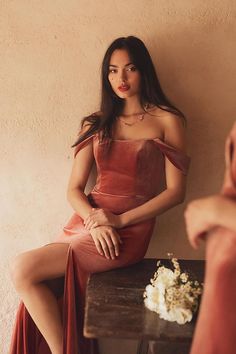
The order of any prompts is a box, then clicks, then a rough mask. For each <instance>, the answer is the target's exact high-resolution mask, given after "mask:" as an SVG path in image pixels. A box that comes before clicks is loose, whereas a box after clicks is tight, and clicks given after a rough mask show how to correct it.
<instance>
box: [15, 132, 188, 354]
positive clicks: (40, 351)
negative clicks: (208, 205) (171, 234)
mask: <svg viewBox="0 0 236 354" xmlns="http://www.w3.org/2000/svg"><path fill="white" fill-rule="evenodd" d="M89 143H92V144H93V151H94V157H95V161H96V166H97V181H96V185H95V187H94V188H93V190H92V192H91V193H90V194H89V195H88V200H89V202H90V203H91V205H92V206H93V207H99V208H107V209H109V210H110V211H111V212H112V213H114V214H121V213H123V212H125V211H128V210H130V209H133V208H135V207H138V206H139V205H141V204H143V203H145V202H146V201H148V200H149V199H151V198H153V197H155V196H156V195H157V194H158V193H159V192H160V186H161V183H162V178H163V175H164V173H163V172H164V164H165V157H167V158H168V159H169V160H170V161H171V162H172V163H173V164H174V166H175V167H176V168H178V169H179V170H181V171H182V173H183V174H186V172H187V168H188V163H189V158H188V157H187V156H186V155H185V154H183V153H182V152H181V151H179V150H176V149H175V148H173V147H172V146H169V145H167V144H166V143H164V142H163V141H162V140H160V139H158V138H156V139H147V140H145V139H139V140H112V139H106V141H100V139H99V136H98V134H94V135H92V136H90V137H89V138H87V139H85V140H84V141H83V142H81V143H80V144H79V145H77V147H76V150H75V154H76V153H77V152H78V151H79V150H80V149H82V148H83V147H85V146H86V145H87V144H89ZM107 144H109V146H110V147H109V150H107ZM107 151H108V152H107ZM154 224H155V218H152V219H149V220H146V221H143V222H139V223H137V224H134V225H129V226H126V227H123V228H122V229H118V230H117V231H118V232H119V234H120V236H121V238H122V240H123V244H122V248H121V252H120V255H119V257H118V258H116V259H115V260H110V259H106V258H105V257H103V256H101V255H100V254H99V253H98V251H97V249H96V247H95V244H94V242H93V239H92V238H91V236H90V234H89V232H88V231H87V230H86V229H85V228H84V225H83V219H82V218H81V217H80V216H79V215H78V214H74V215H73V216H72V218H71V219H70V220H69V222H68V223H67V225H66V226H65V227H64V229H63V233H62V234H61V235H60V236H59V237H58V238H57V239H56V240H55V241H54V242H63V243H64V242H65V243H69V249H68V259H67V269H66V273H65V280H64V286H63V289H64V290H63V291H64V293H63V292H62V293H60V291H58V289H56V288H55V290H54V291H55V294H56V295H57V298H58V302H59V305H60V308H61V311H62V317H63V328H64V351H63V353H64V354H92V353H93V354H95V353H98V351H97V344H96V341H95V340H91V339H90V340H89V339H86V338H84V337H83V312H84V303H85V289H86V282H87V279H88V276H89V274H90V273H95V272H103V271H106V270H110V269H113V268H118V267H123V266H128V265H130V264H133V263H136V262H138V261H140V260H141V259H142V258H143V257H144V255H145V253H146V250H147V247H148V244H149V241H150V238H151V235H152V232H153V228H154ZM49 353H50V350H49V348H48V346H47V344H46V341H45V340H44V338H43V337H42V335H41V334H40V332H39V330H38V329H37V327H36V325H35V324H34V322H33V321H32V319H31V317H30V315H29V313H28V312H27V310H26V308H25V306H24V304H23V303H22V302H21V304H20V307H19V310H18V313H17V319H16V324H15V329H14V333H13V338H12V344H11V351H10V354H49Z"/></svg>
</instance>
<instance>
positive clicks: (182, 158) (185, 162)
mask: <svg viewBox="0 0 236 354" xmlns="http://www.w3.org/2000/svg"><path fill="white" fill-rule="evenodd" d="M154 141H155V143H156V145H157V146H158V148H159V149H160V150H161V152H162V153H163V155H165V156H166V157H167V158H168V160H169V161H170V162H171V163H172V164H173V165H174V166H175V167H177V168H178V169H179V170H180V171H181V172H182V173H183V174H184V175H187V173H188V169H189V165H190V157H189V156H188V155H186V154H185V153H183V152H182V151H180V150H178V149H176V148H174V147H173V146H171V145H168V144H166V143H164V142H163V141H162V140H160V139H154Z"/></svg>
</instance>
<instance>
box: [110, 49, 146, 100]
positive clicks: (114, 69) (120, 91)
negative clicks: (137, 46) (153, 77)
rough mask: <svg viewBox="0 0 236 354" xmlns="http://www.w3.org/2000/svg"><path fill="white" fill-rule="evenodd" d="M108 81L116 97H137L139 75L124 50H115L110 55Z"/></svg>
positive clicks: (138, 92)
mask: <svg viewBox="0 0 236 354" xmlns="http://www.w3.org/2000/svg"><path fill="white" fill-rule="evenodd" d="M108 80H109V82H110V84H111V87H112V89H113V91H114V92H115V93H116V95H117V96H118V97H120V98H123V99H126V98H129V97H132V96H139V94H140V82H141V75H140V72H139V71H138V69H137V68H136V67H135V65H134V64H133V63H132V61H131V59H130V57H129V54H128V52H127V51H126V50H125V49H116V50H115V51H114V52H113V53H112V56H111V60H110V64H109V74H108Z"/></svg>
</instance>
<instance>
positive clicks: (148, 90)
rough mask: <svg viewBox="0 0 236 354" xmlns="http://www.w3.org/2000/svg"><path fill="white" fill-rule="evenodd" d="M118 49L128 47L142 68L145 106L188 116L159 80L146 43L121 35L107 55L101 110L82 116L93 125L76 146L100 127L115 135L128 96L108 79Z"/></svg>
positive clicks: (142, 92) (103, 64) (105, 131)
mask: <svg viewBox="0 0 236 354" xmlns="http://www.w3.org/2000/svg"><path fill="white" fill-rule="evenodd" d="M116 49H125V50H126V51H127V52H128V54H129V56H130V59H131V61H132V63H133V64H134V65H135V67H136V68H137V70H138V71H139V72H140V75H141V93H140V101H141V102H140V103H141V106H142V108H143V109H144V110H145V106H146V104H149V105H154V106H157V107H159V108H160V109H162V110H164V111H167V112H171V113H174V114H175V115H177V116H179V117H180V118H183V120H185V118H184V115H183V113H182V112H181V111H180V110H179V109H177V108H176V107H175V106H174V105H173V104H172V103H171V102H170V101H169V100H168V98H167V97H166V96H165V94H164V92H163V90H162V88H161V85H160V82H159V80H158V77H157V74H156V71H155V68H154V65H153V62H152V59H151V57H150V54H149V52H148V50H147V48H146V47H145V45H144V43H143V42H142V41H141V40H140V39H139V38H137V37H134V36H129V37H120V38H117V39H116V40H114V41H113V42H112V43H111V45H110V46H109V47H108V49H107V51H106V53H105V56H104V58H103V62H102V70H101V80H102V94H101V104H100V112H97V113H93V114H92V115H89V116H88V117H84V118H83V119H82V122H81V127H83V126H84V125H86V124H87V123H88V125H89V128H88V129H87V130H86V132H85V133H83V134H81V135H80V137H79V138H78V140H77V141H76V142H75V143H74V144H73V145H72V147H74V146H76V145H77V144H79V143H80V142H81V141H83V140H84V139H86V138H87V137H89V136H91V135H92V134H94V133H96V132H99V131H101V132H102V139H104V138H107V137H111V134H112V126H113V123H114V122H115V119H116V117H117V116H119V115H120V114H121V113H122V110H123V108H124V99H122V98H120V97H118V96H117V95H116V94H115V93H114V91H113V89H112V87H111V85H110V82H109V80H108V74H109V65H110V59H111V56H112V54H113V52H114V51H115V50H116Z"/></svg>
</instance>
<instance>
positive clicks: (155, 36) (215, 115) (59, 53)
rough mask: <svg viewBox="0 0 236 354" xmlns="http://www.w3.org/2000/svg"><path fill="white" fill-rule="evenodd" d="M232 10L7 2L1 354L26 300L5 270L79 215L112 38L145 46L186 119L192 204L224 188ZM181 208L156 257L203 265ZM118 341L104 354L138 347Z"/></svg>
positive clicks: (225, 6)
mask: <svg viewBox="0 0 236 354" xmlns="http://www.w3.org/2000/svg"><path fill="white" fill-rule="evenodd" d="M235 4H236V3H235V1H234V0H231V1H230V0H225V1H222V0H220V1H218V0H204V1H203V0H179V1H174V0H136V1H135V0H130V1H128V2H127V1H124V0H119V1H118V0H113V1H112V2H111V1H109V0H100V1H95V0H94V1H92V0H77V1H76V0H71V1H65V0H64V1H63V0H57V1H45V0H41V1H37V0H34V1H27V0H18V1H16V0H11V1H6V0H0V68H1V69H0V90H1V94H0V115H1V121H0V124H1V130H0V134H1V135H0V138H1V149H0V161H1V174H0V185H1V189H0V193H1V195H0V200H1V208H0V217H1V254H0V257H1V271H0V303H1V312H0V335H1V338H0V345H1V349H0V353H1V354H6V353H7V348H8V345H9V340H10V333H11V331H12V325H13V319H14V316H15V311H16V307H17V304H18V301H19V299H18V297H17V295H16V292H15V291H14V289H13V287H12V285H11V283H10V280H9V273H8V267H9V263H10V262H11V259H12V258H13V257H14V256H15V255H16V254H17V253H19V252H21V251H23V250H27V249H31V248H35V247H38V246H40V245H43V244H45V243H48V242H50V240H53V238H54V237H55V236H56V235H57V234H58V232H60V229H61V227H62V226H63V224H64V223H65V222H66V221H67V219H68V217H69V216H70V214H71V212H72V210H71V208H70V206H69V205H68V203H67V202H66V198H65V191H66V186H67V180H68V176H69V172H70V168H71V163H72V154H71V150H70V144H71V143H72V142H73V140H74V138H75V135H76V132H77V128H78V125H79V120H80V118H81V117H82V116H84V115H85V114H88V113H89V112H91V111H94V110H96V109H97V108H98V103H99V87H100V83H99V69H100V63H101V60H102V57H103V54H104V51H105V49H106V47H107V45H108V44H109V43H110V42H111V41H112V40H113V39H114V38H116V37H118V36H121V35H129V34H133V35H136V36H139V37H140V38H142V39H143V40H144V42H145V43H146V44H147V47H148V48H149V50H150V52H151V55H152V57H153V59H154V63H155V65H156V68H157V71H158V74H159V77H160V80H161V83H162V85H163V88H164V90H165V91H166V93H167V95H168V96H169V97H170V99H172V100H173V101H174V102H175V103H176V105H177V106H178V107H179V108H180V109H182V110H183V111H184V112H185V114H186V116H187V119H188V136H189V152H190V154H191V156H192V165H191V170H190V174H189V179H188V194H187V200H190V199H192V198H194V197H196V196H200V195H206V194H209V193H212V192H214V191H217V190H218V189H219V188H220V185H221V181H222V176H223V169H224V164H223V145H224V139H225V136H226V134H227V132H228V131H229V129H230V127H231V125H232V123H233V121H234V119H235V115H234V110H235V107H234V101H235V82H234V81H233V80H234V78H235V77H236V66H235V55H236V42H235V35H236V33H235V32H236V22H235V16H236V5H235ZM153 178H155V176H153ZM183 208H184V206H181V207H177V208H174V209H173V210H171V211H170V212H168V213H166V214H165V215H163V216H162V217H160V218H159V222H158V228H157V231H156V232H155V235H154V236H153V239H152V242H151V246H150V248H149V252H148V255H149V256H153V257H161V256H165V255H166V252H167V251H172V252H174V253H175V255H176V256H177V257H185V258H202V257H203V256H204V250H203V249H201V250H200V251H199V252H195V251H192V250H191V248H190V247H189V246H188V243H187V240H186V235H185V231H184V224H183V216H182V212H183ZM112 343H113V342H109V341H103V353H102V354H107V353H111V347H113V349H112V353H113V354H118V353H120V352H121V350H124V351H125V352H129V353H130V354H132V352H134V349H135V345H134V343H133V342H125V343H124V344H121V343H120V342H119V345H120V348H119V349H117V352H115V349H114V346H113V345H112ZM121 345H122V348H123V349H121ZM115 347H116V348H117V347H118V346H117V344H116V345H115Z"/></svg>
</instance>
